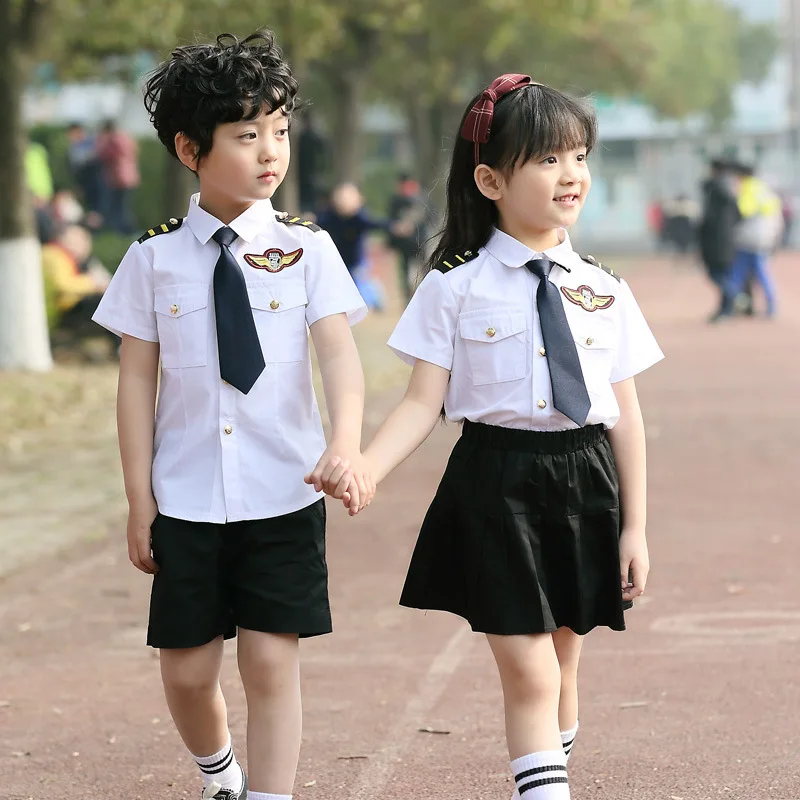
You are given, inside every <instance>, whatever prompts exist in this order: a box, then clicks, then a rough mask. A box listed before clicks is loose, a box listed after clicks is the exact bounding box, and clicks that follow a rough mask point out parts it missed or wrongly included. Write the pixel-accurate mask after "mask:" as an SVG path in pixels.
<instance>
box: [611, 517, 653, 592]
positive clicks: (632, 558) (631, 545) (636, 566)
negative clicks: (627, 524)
mask: <svg viewBox="0 0 800 800" xmlns="http://www.w3.org/2000/svg"><path fill="white" fill-rule="evenodd" d="M649 572H650V556H649V555H648V553H647V538H646V537H645V533H644V531H643V530H635V529H628V530H623V531H622V535H621V536H620V539H619V574H620V580H621V582H622V599H623V600H625V601H628V600H633V599H634V598H635V597H639V596H640V595H642V594H644V587H645V584H646V583H647V574H648V573H649ZM629 574H630V575H631V577H632V578H633V582H632V583H631V582H630V581H629V580H628V575H629Z"/></svg>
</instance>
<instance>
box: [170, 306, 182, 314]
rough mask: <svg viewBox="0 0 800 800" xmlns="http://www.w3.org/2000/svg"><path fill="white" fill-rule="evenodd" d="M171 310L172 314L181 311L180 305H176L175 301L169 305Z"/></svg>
mask: <svg viewBox="0 0 800 800" xmlns="http://www.w3.org/2000/svg"><path fill="white" fill-rule="evenodd" d="M169 310H170V313H172V314H177V313H178V312H179V311H180V308H179V307H178V306H176V305H175V303H173V304H172V305H171V306H170V307H169Z"/></svg>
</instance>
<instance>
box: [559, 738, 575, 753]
mask: <svg viewBox="0 0 800 800" xmlns="http://www.w3.org/2000/svg"><path fill="white" fill-rule="evenodd" d="M574 741H575V737H574V736H573V737H572V738H571V739H570V740H569V741H568V742H562V743H561V746H562V747H563V748H564V749H565V750H566V749H567V748H568V747H572V744H573V742H574Z"/></svg>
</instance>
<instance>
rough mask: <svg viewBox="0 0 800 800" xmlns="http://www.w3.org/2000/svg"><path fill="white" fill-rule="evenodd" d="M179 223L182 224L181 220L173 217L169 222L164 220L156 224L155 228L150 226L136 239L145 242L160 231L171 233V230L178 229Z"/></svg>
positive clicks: (160, 232)
mask: <svg viewBox="0 0 800 800" xmlns="http://www.w3.org/2000/svg"><path fill="white" fill-rule="evenodd" d="M181 225H183V220H182V219H175V217H173V218H172V219H171V220H170V221H169V222H164V223H162V224H161V225H156V227H155V228H150V230H148V231H146V232H145V233H143V234H142V235H141V236H140V237H139V238H138V239H137V240H136V241H137V242H139V244H141V243H142V242H146V241H147V240H148V239H152V238H153V237H154V236H159V235H160V234H162V233H172V231H176V230H178V228H180V226H181Z"/></svg>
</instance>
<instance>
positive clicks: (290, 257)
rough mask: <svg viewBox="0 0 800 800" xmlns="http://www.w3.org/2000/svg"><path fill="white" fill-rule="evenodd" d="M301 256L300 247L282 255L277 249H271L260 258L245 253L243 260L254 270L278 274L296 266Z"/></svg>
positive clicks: (301, 249)
mask: <svg viewBox="0 0 800 800" xmlns="http://www.w3.org/2000/svg"><path fill="white" fill-rule="evenodd" d="M302 255H303V248H302V247H298V248H297V250H293V251H292V252H291V253H284V252H283V250H281V249H279V248H278V247H271V248H270V249H269V250H265V251H264V254H263V255H260V256H257V255H252V254H251V253H247V254H246V255H245V257H244V260H245V261H246V262H247V263H248V264H249V265H250V266H251V267H255V268H256V269H265V270H266V271H267V272H280V271H281V270H282V269H286V267H291V266H293V265H294V264H296V263H297V262H298V261H299V260H300V257H301V256H302Z"/></svg>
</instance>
